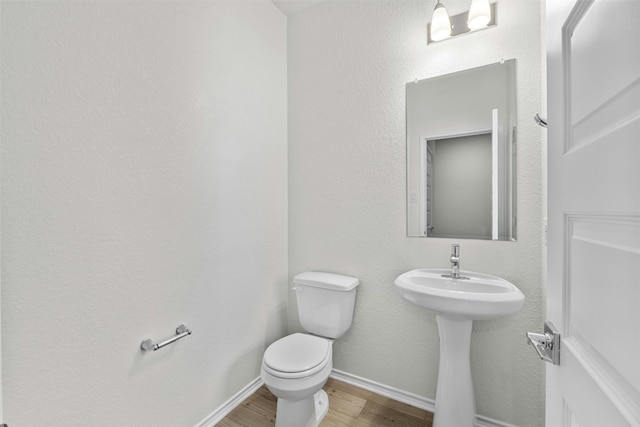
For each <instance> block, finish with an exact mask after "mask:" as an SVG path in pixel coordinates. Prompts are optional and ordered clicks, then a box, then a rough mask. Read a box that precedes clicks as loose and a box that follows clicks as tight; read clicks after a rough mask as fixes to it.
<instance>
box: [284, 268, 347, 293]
mask: <svg viewBox="0 0 640 427" xmlns="http://www.w3.org/2000/svg"><path fill="white" fill-rule="evenodd" d="M293 283H295V284H296V285H307V286H313V287H316V288H324V289H332V290H335V291H343V292H347V291H350V290H352V289H354V288H355V287H356V286H358V285H359V284H360V281H359V280H358V279H357V278H355V277H349V276H343V275H341V274H334V273H324V272H321V271H305V272H304V273H300V274H298V275H296V276H295V277H294V278H293Z"/></svg>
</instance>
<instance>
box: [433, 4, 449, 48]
mask: <svg viewBox="0 0 640 427" xmlns="http://www.w3.org/2000/svg"><path fill="white" fill-rule="evenodd" d="M447 37H451V21H449V14H448V13H447V10H446V9H445V8H444V6H443V5H442V3H440V2H438V4H436V7H435V9H433V15H432V16H431V40H433V41H434V42H437V41H440V40H444V39H446V38H447Z"/></svg>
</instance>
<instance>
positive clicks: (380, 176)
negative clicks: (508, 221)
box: [288, 0, 544, 426]
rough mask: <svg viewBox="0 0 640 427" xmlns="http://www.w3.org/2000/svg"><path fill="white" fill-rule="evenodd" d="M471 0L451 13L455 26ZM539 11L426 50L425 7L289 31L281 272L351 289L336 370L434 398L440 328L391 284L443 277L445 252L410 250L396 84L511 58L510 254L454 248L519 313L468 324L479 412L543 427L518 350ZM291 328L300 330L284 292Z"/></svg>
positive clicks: (396, 4)
mask: <svg viewBox="0 0 640 427" xmlns="http://www.w3.org/2000/svg"><path fill="white" fill-rule="evenodd" d="M468 3H469V2H468V1H467V0H458V1H454V0H451V1H447V3H446V6H447V7H448V9H449V12H450V13H451V14H456V13H460V12H462V11H463V10H465V9H466V8H467V7H468ZM540 7H541V2H539V1H534V0H502V1H499V2H498V26H497V27H496V28H493V29H489V30H486V31H483V32H479V33H476V34H473V35H468V36H463V37H460V38H456V39H454V40H449V41H446V42H442V43H438V44H434V45H429V46H426V45H425V42H426V33H425V31H426V29H425V28H426V22H427V21H428V20H430V16H431V11H432V9H433V3H430V2H424V1H339V2H334V1H331V2H326V3H322V4H319V5H317V6H315V7H314V8H312V9H309V10H307V11H305V12H302V13H300V14H296V15H294V16H292V17H290V18H289V34H288V43H289V51H288V55H289V56H288V63H289V212H290V227H289V271H290V276H291V275H295V274H296V273H298V272H300V271H304V270H311V269H317V270H327V271H334V272H337V273H344V274H348V275H352V276H355V277H359V278H360V280H361V286H360V287H359V288H358V294H357V300H356V312H355V318H354V323H353V327H352V328H351V330H350V331H349V332H348V333H347V335H345V336H344V337H343V338H341V339H340V340H338V342H336V344H335V346H334V366H335V368H337V369H339V370H343V371H346V372H349V373H352V374H355V375H359V376H362V377H364V378H368V379H371V380H375V381H378V382H381V383H384V384H387V385H390V386H393V387H397V388H399V389H403V390H406V391H409V392H413V393H417V394H419V395H422V396H426V397H429V398H434V397H435V390H436V378H437V367H438V357H439V353H438V346H439V341H438V333H437V326H436V322H435V316H433V315H431V314H429V313H427V312H426V311H423V310H422V309H420V308H419V307H417V306H414V305H412V304H410V303H409V302H407V301H405V300H403V299H401V298H400V297H399V296H398V295H397V294H396V292H395V290H394V285H393V280H394V279H395V277H396V276H397V275H398V274H400V273H402V272H404V271H407V270H409V269H412V268H418V267H447V266H448V265H449V264H448V256H449V251H450V249H449V245H450V243H451V242H452V241H451V240H450V239H418V238H408V237H406V223H405V221H406V219H405V218H406V199H405V197H406V196H405V188H406V187H405V176H406V175H405V84H406V82H408V81H413V80H415V79H423V78H427V77H431V76H436V75H441V74H445V73H448V72H453V71H459V70H463V69H467V68H471V67H477V66H480V65H484V64H488V63H493V62H496V61H499V60H500V59H501V58H504V59H509V58H516V59H517V60H518V66H517V79H516V81H517V88H518V95H517V96H518V106H517V108H518V175H517V178H518V241H517V242H489V241H479V240H462V241H460V243H461V255H462V267H463V268H464V269H468V270H472V271H481V272H486V273H490V274H495V275H499V276H502V277H504V278H506V279H508V280H510V281H512V282H513V283H515V284H516V285H517V286H518V287H519V288H520V289H521V290H522V291H523V292H524V294H525V296H526V298H527V300H526V303H525V306H524V308H523V309H522V311H520V312H519V313H517V314H515V315H513V316H510V317H507V318H503V319H499V320H495V321H482V322H476V324H475V325H474V332H473V337H472V354H471V357H472V369H473V377H474V381H475V389H476V399H477V404H478V405H477V406H478V412H479V413H480V414H482V415H485V416H488V417H491V418H494V419H497V420H501V421H504V422H509V423H513V424H516V425H519V426H540V425H542V424H543V414H544V407H543V406H544V399H543V384H542V383H543V366H542V363H540V361H539V360H538V359H537V356H536V355H535V354H533V351H532V349H531V348H530V347H528V346H527V345H526V343H525V340H524V333H525V331H529V330H539V329H540V328H541V325H542V313H543V301H542V295H541V294H542V289H541V287H542V276H541V268H542V265H541V252H542V251H541V238H540V230H541V227H540V224H541V201H542V200H541V199H542V197H541V191H542V187H541V141H542V131H541V129H540V128H538V127H537V126H536V125H535V123H534V122H533V120H532V119H531V117H532V116H533V115H534V114H535V113H536V112H537V111H539V110H541V100H542V83H541V79H542V76H541V44H540V38H541V35H540V28H541V22H540V21H541V12H540ZM289 297H290V302H291V307H292V309H294V310H292V311H291V315H290V329H291V330H296V329H297V328H298V327H299V325H298V323H297V322H296V320H295V319H296V317H295V303H294V301H295V300H294V295H293V293H290V294H289Z"/></svg>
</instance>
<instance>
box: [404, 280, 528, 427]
mask: <svg viewBox="0 0 640 427" xmlns="http://www.w3.org/2000/svg"><path fill="white" fill-rule="evenodd" d="M450 273H451V270H445V269H435V268H434V269H430V268H426V269H418V270H411V271H408V272H406V273H404V274H401V275H400V276H398V278H397V279H396V280H395V284H396V289H397V290H398V292H399V293H400V295H401V296H402V297H403V298H405V299H406V300H408V301H410V302H412V303H414V304H417V305H419V306H421V307H424V308H426V309H427V310H429V311H431V312H433V313H435V315H436V320H437V322H438V333H439V335H440V367H439V370H438V387H437V390H436V406H435V412H434V419H433V426H434V427H472V426H474V425H475V412H476V411H475V398H474V396H473V383H472V381H471V363H470V358H469V355H470V352H469V350H470V344H471V327H472V325H473V321H474V320H486V319H495V318H498V317H502V316H507V315H509V314H512V313H515V312H517V311H518V310H520V308H522V305H523V304H524V295H523V294H522V292H520V290H519V289H518V288H517V287H516V286H515V285H514V284H513V283H511V282H508V281H506V280H504V279H501V278H500V277H496V276H490V275H488V274H481V273H473V272H470V271H461V272H460V276H461V277H460V278H457V279H454V278H452V277H450ZM447 276H449V277H447Z"/></svg>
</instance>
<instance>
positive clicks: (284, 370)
mask: <svg viewBox="0 0 640 427" xmlns="http://www.w3.org/2000/svg"><path fill="white" fill-rule="evenodd" d="M330 361H331V341H329V340H327V339H326V338H321V337H316V336H313V335H307V334H301V333H295V334H292V335H289V336H286V337H284V338H281V339H279V340H278V341H276V342H274V343H273V344H271V345H270V346H269V347H268V348H267V350H266V351H265V352H264V357H263V367H264V369H265V371H266V372H268V373H269V374H271V375H273V376H274V377H278V378H304V377H307V376H310V375H313V374H315V373H317V372H319V371H321V370H322V369H323V368H324V367H325V366H326V365H327V364H328V363H329V362H330Z"/></svg>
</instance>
